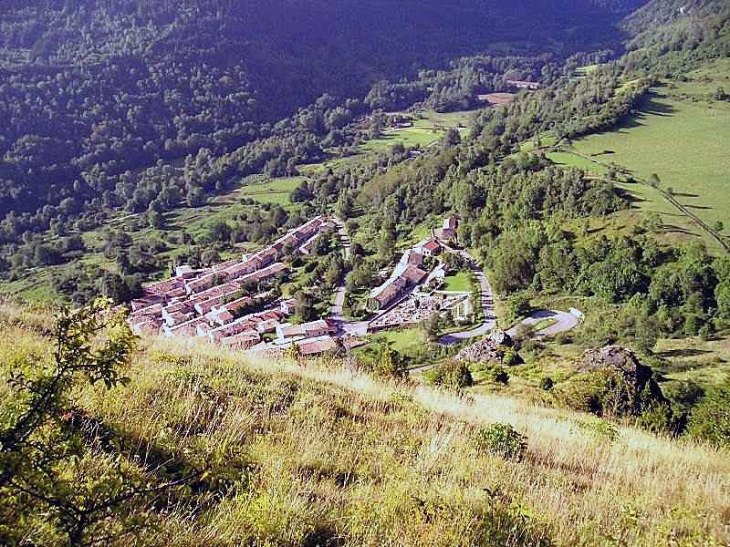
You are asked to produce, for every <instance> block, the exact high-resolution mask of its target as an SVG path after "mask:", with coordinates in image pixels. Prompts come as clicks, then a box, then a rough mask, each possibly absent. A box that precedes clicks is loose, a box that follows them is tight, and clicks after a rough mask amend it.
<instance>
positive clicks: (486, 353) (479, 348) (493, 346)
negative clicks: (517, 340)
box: [456, 334, 523, 365]
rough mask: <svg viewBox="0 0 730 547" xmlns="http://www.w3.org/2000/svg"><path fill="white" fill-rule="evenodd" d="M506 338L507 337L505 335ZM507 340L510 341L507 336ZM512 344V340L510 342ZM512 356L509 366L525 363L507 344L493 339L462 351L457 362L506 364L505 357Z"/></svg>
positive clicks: (490, 338)
mask: <svg viewBox="0 0 730 547" xmlns="http://www.w3.org/2000/svg"><path fill="white" fill-rule="evenodd" d="M505 336H507V335H506V334H505ZM506 340H509V336H507V338H506ZM509 341H510V342H511V340H509ZM508 353H509V354H510V355H511V359H510V362H509V364H511V365H519V364H521V363H522V362H523V361H522V359H521V358H520V356H519V355H517V354H516V353H515V352H514V350H512V349H510V348H509V347H507V344H498V343H497V342H495V340H493V339H492V337H491V336H490V337H488V338H485V339H483V340H480V341H479V342H476V343H475V344H472V345H471V346H468V347H466V348H464V349H463V350H461V351H460V352H459V353H458V354H457V355H456V360H457V361H459V362H462V363H475V364H480V363H499V364H507V363H505V355H507V354H508Z"/></svg>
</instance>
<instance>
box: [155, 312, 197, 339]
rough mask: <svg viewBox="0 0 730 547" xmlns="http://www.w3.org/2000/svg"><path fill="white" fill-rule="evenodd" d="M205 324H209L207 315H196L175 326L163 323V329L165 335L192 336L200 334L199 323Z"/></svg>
mask: <svg viewBox="0 0 730 547" xmlns="http://www.w3.org/2000/svg"><path fill="white" fill-rule="evenodd" d="M203 324H207V319H206V318H205V317H196V318H194V319H190V320H189V321H186V322H184V323H181V324H179V325H175V326H173V327H170V326H168V325H163V326H162V330H163V331H164V333H165V336H169V337H173V336H175V337H187V338H192V337H193V336H197V335H198V325H203Z"/></svg>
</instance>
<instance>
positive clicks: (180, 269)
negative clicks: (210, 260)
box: [175, 264, 210, 279]
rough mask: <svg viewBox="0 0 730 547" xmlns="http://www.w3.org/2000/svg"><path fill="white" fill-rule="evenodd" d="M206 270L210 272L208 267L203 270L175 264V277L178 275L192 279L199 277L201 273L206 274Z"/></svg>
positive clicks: (181, 277)
mask: <svg viewBox="0 0 730 547" xmlns="http://www.w3.org/2000/svg"><path fill="white" fill-rule="evenodd" d="M208 272H210V268H207V269H204V270H194V269H193V268H192V266H189V265H187V264H183V265H182V266H177V267H176V268H175V277H179V278H180V279H193V278H194V277H199V276H201V275H204V274H207V273H208Z"/></svg>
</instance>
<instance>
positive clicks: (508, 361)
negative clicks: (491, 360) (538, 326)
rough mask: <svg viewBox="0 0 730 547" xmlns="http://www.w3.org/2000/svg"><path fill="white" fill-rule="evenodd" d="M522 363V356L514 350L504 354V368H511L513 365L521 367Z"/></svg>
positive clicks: (511, 349)
mask: <svg viewBox="0 0 730 547" xmlns="http://www.w3.org/2000/svg"><path fill="white" fill-rule="evenodd" d="M520 362H521V359H520V356H519V355H518V353H517V351H516V350H515V349H514V348H510V349H508V350H507V351H505V352H504V357H502V364H503V365H504V366H506V367H511V366H513V365H519V364H520Z"/></svg>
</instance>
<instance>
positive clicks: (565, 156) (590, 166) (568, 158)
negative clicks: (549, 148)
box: [547, 152, 608, 175]
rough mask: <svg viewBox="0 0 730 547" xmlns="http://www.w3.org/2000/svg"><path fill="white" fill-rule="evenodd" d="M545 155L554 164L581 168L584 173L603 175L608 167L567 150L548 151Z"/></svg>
mask: <svg viewBox="0 0 730 547" xmlns="http://www.w3.org/2000/svg"><path fill="white" fill-rule="evenodd" d="M547 157H548V159H549V160H550V161H552V162H553V163H554V164H555V165H558V166H560V167H576V168H578V169H582V170H583V171H585V172H586V173H596V174H599V175H605V174H606V172H607V171H608V169H607V168H606V167H605V166H603V165H600V164H597V163H593V162H592V161H590V160H588V159H586V158H583V157H581V156H576V155H575V154H571V153H569V152H550V153H549V154H547Z"/></svg>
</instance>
